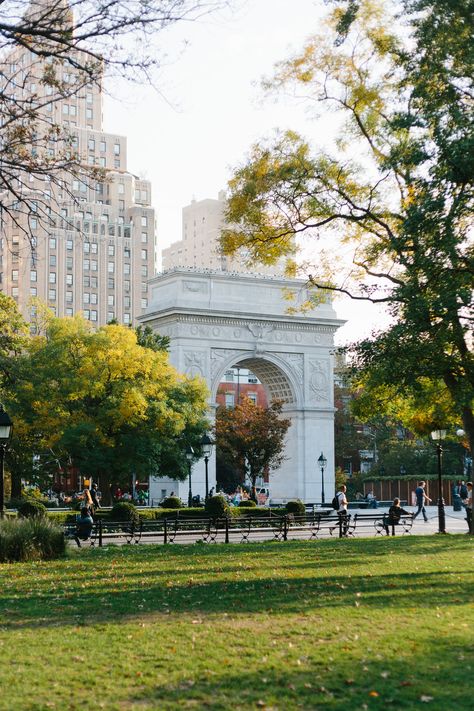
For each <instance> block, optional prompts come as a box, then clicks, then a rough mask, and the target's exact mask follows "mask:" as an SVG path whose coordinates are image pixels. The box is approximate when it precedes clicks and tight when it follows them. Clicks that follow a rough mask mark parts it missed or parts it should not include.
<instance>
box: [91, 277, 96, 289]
mask: <svg viewBox="0 0 474 711" xmlns="http://www.w3.org/2000/svg"><path fill="white" fill-rule="evenodd" d="M91 287H92V288H93V289H97V277H96V276H91Z"/></svg>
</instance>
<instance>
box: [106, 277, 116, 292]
mask: <svg viewBox="0 0 474 711" xmlns="http://www.w3.org/2000/svg"><path fill="white" fill-rule="evenodd" d="M107 289H115V279H114V278H113V277H109V278H108V279H107Z"/></svg>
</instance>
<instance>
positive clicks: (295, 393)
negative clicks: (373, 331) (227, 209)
mask: <svg viewBox="0 0 474 711" xmlns="http://www.w3.org/2000/svg"><path fill="white" fill-rule="evenodd" d="M290 292H291V294H293V295H294V298H295V300H296V304H298V303H304V302H305V301H306V300H307V297H308V292H307V289H306V287H305V284H304V282H302V281H296V280H287V279H282V278H270V277H264V276H260V275H252V274H236V273H226V272H217V271H216V272H212V271H209V270H202V271H201V270H194V269H189V268H183V267H181V268H179V267H178V268H176V269H173V270H171V271H169V272H166V273H164V274H159V275H157V276H156V277H154V278H153V279H151V280H150V295H151V299H150V304H149V307H148V310H147V312H146V314H144V315H143V316H141V318H140V322H141V323H142V324H143V325H148V326H151V328H152V329H153V331H154V332H157V333H160V334H161V335H163V336H168V337H169V338H170V351H169V352H170V361H171V363H172V364H173V366H174V367H175V368H176V369H177V370H178V371H180V372H182V373H186V374H187V375H190V376H196V375H197V376H200V377H202V378H204V379H205V380H206V382H207V386H208V389H209V392H210V398H209V405H210V418H211V420H212V417H213V416H214V414H215V408H216V404H215V403H216V394H217V388H218V386H219V383H220V382H221V381H222V379H223V377H224V374H225V373H226V371H227V370H229V369H230V368H232V367H234V366H241V367H243V368H248V369H249V370H250V371H252V372H253V373H254V374H255V375H256V376H257V378H258V379H259V380H260V381H261V383H262V384H263V386H264V388H265V391H266V394H267V397H268V400H269V401H272V400H275V399H277V400H282V401H283V402H284V408H283V410H284V415H285V417H289V418H290V419H291V427H290V428H289V430H288V434H287V438H286V447H285V457H286V459H285V461H284V462H283V464H282V466H281V467H280V468H279V469H278V470H276V471H272V472H271V474H270V491H271V499H272V500H275V501H283V502H284V501H286V500H288V499H290V498H300V499H302V500H303V501H307V502H317V501H320V500H321V471H320V468H319V467H318V465H317V460H318V457H319V455H320V453H321V452H324V455H325V457H326V458H327V467H326V470H325V472H324V484H325V493H326V500H329V501H330V500H331V498H332V496H333V492H334V400H333V346H334V334H335V332H336V330H337V329H338V328H339V327H340V326H341V325H342V323H343V321H340V320H338V319H337V317H336V314H335V312H334V310H333V308H332V305H331V304H330V303H329V302H328V303H323V304H321V305H318V306H316V307H315V308H314V309H312V310H311V311H309V312H308V311H305V313H304V314H303V313H296V314H294V313H293V314H291V315H290V314H289V313H288V306H289V304H290V302H289V301H288V298H287V296H288V294H289V293H290ZM209 467H210V468H209V486H210V487H212V486H215V483H216V478H215V453H214V454H213V457H212V459H211V460H210V462H209ZM163 482H165V484H166V480H165V479H155V484H156V485H157V486H155V494H154V495H155V496H156V495H157V493H156V490H157V487H159V485H161V486H162V487H163ZM168 482H170V486H168V488H170V487H171V488H173V489H174V491H175V492H176V493H177V494H178V495H179V496H181V498H183V499H186V498H187V489H186V486H187V484H186V482H175V481H171V480H168ZM165 489H166V486H164V488H161V489H160V491H161V493H164V491H165ZM167 493H169V492H167ZM193 493H194V494H196V493H197V494H201V496H204V493H205V485H204V466H203V462H199V463H198V464H197V465H195V467H194V468H193ZM158 496H159V492H158Z"/></svg>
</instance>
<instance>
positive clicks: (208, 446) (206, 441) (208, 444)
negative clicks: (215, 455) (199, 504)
mask: <svg viewBox="0 0 474 711" xmlns="http://www.w3.org/2000/svg"><path fill="white" fill-rule="evenodd" d="M199 444H200V445H201V452H202V454H203V455H204V464H205V466H206V497H205V500H206V501H207V500H208V498H209V457H210V456H211V454H212V445H213V442H212V440H211V438H210V437H209V435H208V434H207V433H204V434H203V436H202V437H201V441H200V442H199Z"/></svg>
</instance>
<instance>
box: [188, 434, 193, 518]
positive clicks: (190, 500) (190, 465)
mask: <svg viewBox="0 0 474 711" xmlns="http://www.w3.org/2000/svg"><path fill="white" fill-rule="evenodd" d="M186 459H187V460H188V470H189V491H188V506H189V507H191V506H192V505H193V490H192V486H191V470H192V468H193V459H194V449H193V448H192V447H191V446H190V445H189V444H188V446H187V447H186Z"/></svg>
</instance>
